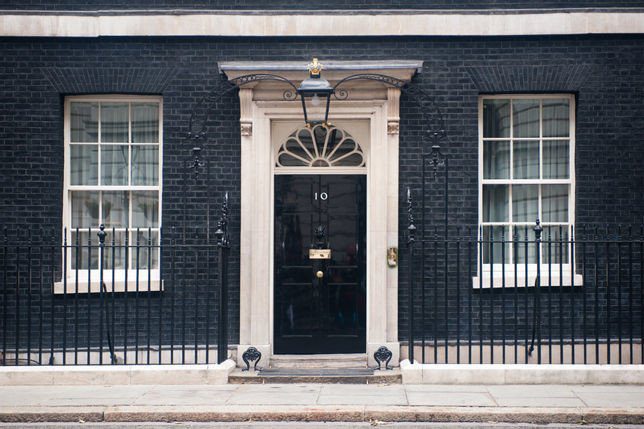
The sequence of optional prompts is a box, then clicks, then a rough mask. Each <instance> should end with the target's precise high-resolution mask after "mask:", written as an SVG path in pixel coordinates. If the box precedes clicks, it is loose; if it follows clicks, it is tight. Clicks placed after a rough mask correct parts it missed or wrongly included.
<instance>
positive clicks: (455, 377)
mask: <svg viewBox="0 0 644 429" xmlns="http://www.w3.org/2000/svg"><path fill="white" fill-rule="evenodd" d="M400 371H401V373H402V382H403V384H644V365H578V364H575V365H571V364H564V365H556V364H552V365H547V364H542V365H532V364H510V365H502V364H420V363H414V364H411V363H410V362H409V360H408V359H405V360H403V361H402V362H401V363H400Z"/></svg>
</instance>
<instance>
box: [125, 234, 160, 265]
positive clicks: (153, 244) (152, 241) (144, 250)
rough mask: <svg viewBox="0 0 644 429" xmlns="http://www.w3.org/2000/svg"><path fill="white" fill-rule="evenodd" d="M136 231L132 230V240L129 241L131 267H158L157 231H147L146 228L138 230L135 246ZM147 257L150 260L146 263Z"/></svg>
mask: <svg viewBox="0 0 644 429" xmlns="http://www.w3.org/2000/svg"><path fill="white" fill-rule="evenodd" d="M136 240H137V232H136V231H132V240H131V242H130V246H132V247H130V253H131V255H132V263H131V267H132V269H147V268H148V266H150V268H151V269H155V268H159V232H158V231H155V230H151V231H149V230H148V229H147V228H146V229H144V230H143V229H142V230H139V232H138V240H139V246H138V248H137V246H136V243H137V241H136ZM148 240H149V241H148ZM148 258H149V261H150V262H151V263H150V264H148Z"/></svg>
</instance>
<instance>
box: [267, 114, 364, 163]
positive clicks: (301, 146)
mask: <svg viewBox="0 0 644 429" xmlns="http://www.w3.org/2000/svg"><path fill="white" fill-rule="evenodd" d="M275 167H276V168H290V167H314V168H315V167H327V168H342V169H346V168H349V169H351V168H359V169H363V168H364V167H365V155H364V152H363V151H362V148H361V147H360V145H359V144H358V142H357V141H356V140H355V139H354V138H353V136H351V134H349V133H348V132H347V131H345V130H342V129H340V128H337V127H334V126H326V125H323V124H319V125H315V126H314V127H302V128H299V129H297V130H295V131H293V132H292V133H291V134H290V135H289V136H288V137H287V139H286V141H285V142H284V143H283V144H282V145H281V146H280V147H279V149H278V151H277V155H276V161H275Z"/></svg>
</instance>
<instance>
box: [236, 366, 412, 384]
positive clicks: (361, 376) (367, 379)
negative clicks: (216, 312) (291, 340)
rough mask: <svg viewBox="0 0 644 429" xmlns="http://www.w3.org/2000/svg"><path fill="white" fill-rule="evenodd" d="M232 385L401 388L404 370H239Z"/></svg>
mask: <svg viewBox="0 0 644 429" xmlns="http://www.w3.org/2000/svg"><path fill="white" fill-rule="evenodd" d="M228 382H229V383H231V384H270V383H289V384H298V383H329V384H400V383H402V375H401V373H400V370H398V369H394V370H388V371H377V370H373V369H369V368H290V369H289V368H269V369H263V370H260V371H257V372H253V371H241V370H240V369H237V370H235V371H234V372H232V373H231V374H230V376H229V377H228Z"/></svg>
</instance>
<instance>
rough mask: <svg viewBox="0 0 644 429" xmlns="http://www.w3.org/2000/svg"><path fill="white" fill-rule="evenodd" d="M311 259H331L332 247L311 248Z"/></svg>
mask: <svg viewBox="0 0 644 429" xmlns="http://www.w3.org/2000/svg"><path fill="white" fill-rule="evenodd" d="M309 259H331V249H309Z"/></svg>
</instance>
